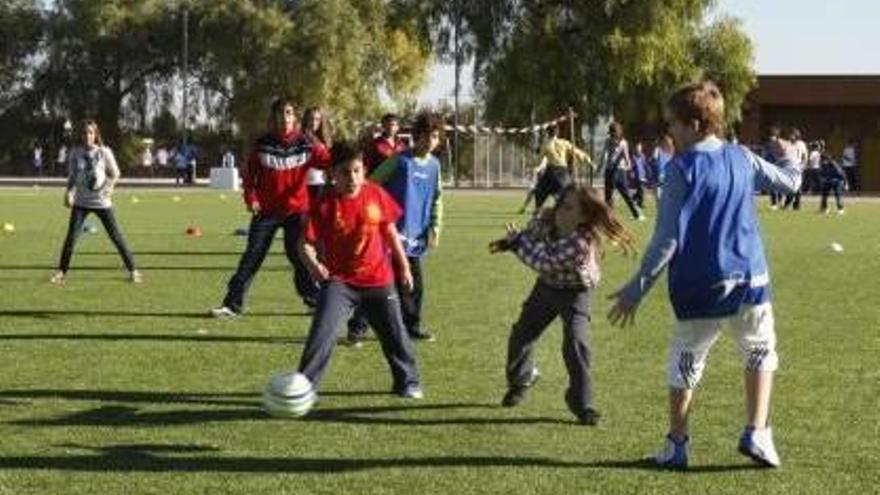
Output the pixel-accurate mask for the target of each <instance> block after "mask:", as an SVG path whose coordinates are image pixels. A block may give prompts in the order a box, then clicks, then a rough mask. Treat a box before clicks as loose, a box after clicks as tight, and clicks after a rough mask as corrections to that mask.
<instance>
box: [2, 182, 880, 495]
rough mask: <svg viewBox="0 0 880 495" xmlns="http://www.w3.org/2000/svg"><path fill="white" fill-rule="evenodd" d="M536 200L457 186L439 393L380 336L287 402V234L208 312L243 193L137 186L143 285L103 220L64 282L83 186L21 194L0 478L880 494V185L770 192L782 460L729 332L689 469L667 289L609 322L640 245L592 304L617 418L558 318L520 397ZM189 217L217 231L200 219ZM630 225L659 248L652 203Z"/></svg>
mask: <svg viewBox="0 0 880 495" xmlns="http://www.w3.org/2000/svg"><path fill="white" fill-rule="evenodd" d="M176 194H179V195H180V199H181V200H180V201H179V202H174V201H172V197H173V196H174V195H176ZM135 195H136V196H137V197H138V198H139V200H140V201H139V202H137V203H135V202H133V201H132V198H133V197H134V196H135ZM521 198H522V196H521V194H520V193H518V192H510V193H493V194H480V193H456V192H451V193H449V194H448V199H447V226H446V230H445V234H444V236H443V239H442V242H441V246H440V248H439V250H437V251H436V252H435V253H434V254H433V255H432V256H431V257H430V258H429V260H428V261H427V262H426V265H425V266H426V277H427V307H426V318H427V320H428V323H429V324H430V326H431V327H432V328H434V329H436V330H437V333H438V335H439V337H438V340H437V341H436V342H433V343H424V344H419V346H418V350H419V355H420V360H421V365H422V373H423V377H424V386H425V392H426V398H425V399H424V400H423V401H417V402H411V401H402V400H400V399H397V398H395V397H393V396H391V395H390V394H389V393H388V390H389V388H390V377H389V374H388V372H387V368H386V365H385V363H384V361H383V359H382V357H381V354H380V352H379V349H378V345H377V344H376V343H375V341H371V342H369V343H368V344H367V345H366V346H364V347H363V348H361V349H355V348H349V347H342V346H340V347H338V348H337V349H336V352H335V354H334V358H333V362H332V365H331V368H330V370H329V372H328V373H327V375H326V377H325V380H324V383H323V390H322V400H321V402H320V403H319V405H318V406H317V408H316V410H315V411H314V412H313V414H312V415H311V417H310V418H308V419H307V420H287V421H285V420H274V419H270V418H268V417H267V416H266V415H265V414H264V413H263V412H262V411H261V410H260V408H259V398H260V394H261V391H262V389H263V387H264V385H265V383H266V381H267V379H268V377H269V375H270V374H271V373H272V372H275V371H277V370H280V369H284V368H290V367H295V366H296V364H297V363H298V361H299V355H300V352H301V350H302V343H303V340H304V337H305V335H306V332H307V329H308V324H309V316H308V315H306V314H305V313H304V310H303V307H302V306H301V305H300V303H299V301H298V299H297V298H296V297H294V295H293V289H292V284H291V282H290V278H291V275H290V269H289V268H288V265H287V262H286V259H285V258H284V256H283V254H282V253H281V244H280V242H279V243H276V245H275V247H274V248H273V254H272V255H270V257H269V258H268V260H267V264H266V265H264V267H263V270H262V271H261V272H260V274H259V275H258V277H257V279H256V282H255V284H254V286H253V289H252V291H251V293H250V297H249V301H248V302H249V306H248V314H247V315H246V317H244V318H242V319H240V320H237V321H231V322H229V321H215V320H211V319H209V318H207V317H206V316H205V315H206V312H207V310H208V309H209V308H211V307H212V306H214V305H216V304H217V303H219V301H220V300H221V297H222V294H223V292H224V290H225V284H226V281H227V279H228V277H229V276H230V275H231V274H232V271H233V268H234V267H235V264H236V262H237V260H238V257H239V254H240V253H241V251H242V249H243V239H242V238H241V237H235V236H233V235H232V233H233V230H234V229H235V228H236V227H241V226H244V225H246V223H247V216H246V215H245V213H244V211H243V208H242V207H241V205H240V202H239V200H238V196H237V195H235V194H229V197H228V198H221V196H220V194H219V193H217V192H207V191H198V192H184V193H180V192H177V191H170V190H169V191H152V192H147V191H133V190H122V191H120V192H119V193H118V194H117V196H116V210H117V215H118V217H119V219H120V223H121V225H122V227H123V231H124V233H125V234H126V236H127V238H128V241H129V244H130V245H131V247H132V249H133V251H134V252H135V256H136V259H137V262H138V264H139V267H140V268H141V269H142V271H143V272H144V275H145V283H144V284H142V285H137V286H136V285H132V284H130V283H128V282H127V280H126V272H125V271H124V270H123V269H122V267H121V261H120V259H119V257H118V256H117V255H116V253H115V251H114V249H113V247H112V246H111V244H110V243H109V241H108V240H107V238H106V236H105V235H104V233H103V229H100V228H99V233H98V234H92V235H85V236H84V237H83V239H82V241H81V243H80V244H79V245H78V246H77V251H76V253H75V255H74V259H73V266H72V269H71V271H70V273H69V275H70V280H69V282H68V284H67V286H66V287H63V288H56V287H52V286H50V285H49V284H48V279H49V276H50V274H51V272H52V269H53V267H54V265H55V263H56V260H57V256H58V252H59V250H60V247H61V242H62V240H63V236H64V231H65V228H66V225H67V216H68V213H67V210H65V209H64V208H63V207H62V206H61V199H62V197H61V191H60V190H59V189H43V190H30V189H4V190H2V191H0V223H3V222H11V223H13V224H14V226H15V231H14V232H0V351H2V354H0V355H2V361H0V363H2V364H0V439H2V441H0V494H4V495H5V494H14V495H22V494H30V493H33V494H61V493H72V494H85V493H125V494H146V493H152V494H189V493H200V494H201V493H211V494H219V493H253V494H256V493H289V494H309V493H333V494H348V493H352V494H355V493H421V494H428V493H436V494H467V493H514V494H528V493H541V494H548V493H559V494H574V493H578V494H585V493H627V494H635V493H640V494H641V493H657V494H669V493H694V494H698V493H699V494H703V493H712V494H724V493H729V494H734V493H736V494H740V493H761V494H767V493H786V494H808V493H815V494H828V493H853V494H863V493H880V441H878V439H880V412H878V411H880V366H878V363H880V360H878V357H877V356H878V355H880V305H878V303H877V301H878V293H880V279H878V275H880V229H878V225H880V203H858V204H855V203H854V204H851V205H850V206H849V208H848V209H847V215H846V216H844V217H838V216H836V215H832V216H823V215H817V214H815V213H814V207H815V204H814V203H808V204H807V206H806V211H802V212H800V213H796V214H792V213H782V212H769V211H766V206H762V210H764V211H763V212H762V215H761V216H762V227H763V231H764V236H765V241H766V244H767V249H768V251H769V256H770V261H771V270H772V274H773V277H774V283H775V294H776V301H775V309H776V320H777V327H776V329H777V333H778V336H779V353H780V358H781V368H780V372H779V374H778V380H777V388H776V394H775V402H774V411H773V422H774V429H775V436H776V441H777V447H778V448H779V451H780V454H781V456H782V458H783V462H784V467H783V468H782V469H781V470H778V471H762V470H756V469H753V468H752V466H751V464H750V462H749V461H748V460H747V459H745V458H744V457H742V456H740V455H739V454H737V453H736V449H735V447H736V440H737V437H738V435H739V432H740V430H741V427H742V422H743V409H744V406H743V399H742V393H741V371H740V369H741V366H740V362H739V356H738V354H737V352H736V351H735V349H734V347H735V346H734V344H733V342H732V341H731V340H730V339H729V338H723V339H721V340H720V341H719V343H718V344H717V345H716V347H715V350H714V352H713V353H712V355H711V357H710V361H709V367H708V369H707V371H706V374H705V378H704V381H703V385H702V390H701V391H700V392H699V394H698V396H697V401H696V408H695V414H694V416H693V420H692V435H693V456H692V464H693V469H692V470H691V472H690V473H688V474H676V473H668V472H658V471H653V470H646V469H644V468H642V467H640V465H639V464H638V462H637V461H638V460H639V459H640V458H641V457H643V456H644V455H645V454H647V453H649V452H651V451H653V450H655V449H656V448H657V447H658V446H659V445H660V441H661V439H662V436H663V434H664V432H665V379H664V376H663V366H664V359H665V352H666V343H667V340H668V336H669V333H670V329H671V325H672V316H671V310H670V309H669V305H668V301H667V298H666V292H665V287H664V286H665V284H662V283H661V284H658V287H657V289H656V290H655V291H654V293H652V294H651V297H650V298H649V300H648V301H646V303H645V304H644V305H643V307H642V308H641V310H640V313H639V315H638V317H637V326H636V327H635V328H631V329H627V330H619V329H616V328H611V327H610V326H609V324H608V322H607V320H606V318H605V313H606V311H607V309H608V303H607V301H606V296H607V294H608V293H610V292H611V291H612V290H613V289H616V288H617V287H618V286H619V285H620V284H622V283H623V282H624V280H625V278H626V277H628V276H629V275H630V274H631V272H632V271H633V269H634V268H635V265H636V263H637V260H635V259H629V258H623V257H622V256H620V255H619V254H617V253H615V252H609V253H608V254H607V256H606V259H605V261H604V263H603V269H604V280H603V284H602V287H601V288H600V289H599V290H598V291H597V293H596V294H595V295H594V299H593V322H592V330H591V333H592V345H593V351H594V355H595V366H594V381H595V386H596V393H597V401H596V405H597V407H598V408H599V409H600V410H601V412H602V413H603V420H602V423H601V424H600V425H599V426H598V427H596V428H590V427H583V426H578V425H576V424H575V423H574V422H573V421H572V420H573V417H571V416H570V414H569V413H568V411H567V409H566V407H565V405H564V402H563V392H564V389H565V385H566V375H565V368H564V365H563V363H562V358H561V355H560V334H561V332H560V328H559V326H558V323H556V324H554V326H553V327H552V328H551V329H550V330H549V331H548V333H547V335H546V337H545V338H544V340H543V342H542V344H541V346H540V350H539V353H538V360H539V364H540V367H541V370H542V374H543V380H542V381H541V383H540V384H539V385H538V386H537V387H536V388H535V389H534V390H533V391H532V394H531V395H530V396H529V398H528V400H527V401H526V402H525V403H524V404H523V405H522V406H520V407H518V408H515V409H512V410H511V409H502V408H501V407H499V406H498V403H499V401H500V399H501V397H502V395H503V392H504V388H505V383H504V371H503V370H504V358H505V352H506V338H507V333H508V330H509V326H510V324H511V323H512V322H513V320H514V318H515V317H516V315H517V312H518V310H519V305H520V303H521V302H522V300H523V299H524V297H525V295H526V292H527V291H528V289H529V288H530V285H531V284H532V282H533V279H534V277H533V276H532V275H531V274H530V273H529V272H528V271H527V269H525V268H524V267H522V266H521V265H520V264H519V263H518V262H516V261H515V260H514V259H513V258H512V257H510V256H504V255H498V256H490V255H489V254H488V253H487V249H486V244H487V243H488V241H489V240H491V239H492V238H494V237H496V236H498V235H499V234H501V233H502V232H503V225H504V223H505V222H507V221H510V220H513V219H515V218H516V215H514V214H512V212H513V211H514V210H515V209H516V207H518V205H519V201H520V200H521ZM652 203H653V201H652ZM650 213H652V212H649V214H650ZM90 221H91V222H93V223H95V224H96V225H97V219H92V220H90ZM190 224H197V225H199V226H200V227H201V228H202V230H203V231H204V235H203V236H202V237H200V238H188V237H186V236H185V235H184V231H185V229H186V227H187V225H190ZM628 224H629V225H630V226H631V227H632V228H633V230H634V231H635V232H636V233H637V235H638V236H639V238H640V240H641V242H643V243H644V242H646V241H647V238H648V236H649V234H650V230H651V228H652V226H651V224H650V222H648V223H644V224H635V223H629V222H628ZM831 242H839V243H840V244H842V245H843V246H844V249H845V251H844V252H843V253H839V254H838V253H834V252H832V251H831V250H830V249H829V247H828V245H829V243H831Z"/></svg>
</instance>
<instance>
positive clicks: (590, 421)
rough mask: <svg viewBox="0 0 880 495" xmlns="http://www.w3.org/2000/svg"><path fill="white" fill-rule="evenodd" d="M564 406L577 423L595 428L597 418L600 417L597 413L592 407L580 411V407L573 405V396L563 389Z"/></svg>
mask: <svg viewBox="0 0 880 495" xmlns="http://www.w3.org/2000/svg"><path fill="white" fill-rule="evenodd" d="M565 405H567V406H568V410H569V411H571V413H572V414H574V415H575V417H576V418H577V419H578V423H580V424H582V425H587V426H596V425H597V424H599V418H600V417H601V416H602V415H601V414H599V411H597V410H595V409H593V408H592V407H587V408H586V409H582V408H581V406H580V405H578V404H575V402H574V396H573V395H572V394H571V389H570V388H567V389H565Z"/></svg>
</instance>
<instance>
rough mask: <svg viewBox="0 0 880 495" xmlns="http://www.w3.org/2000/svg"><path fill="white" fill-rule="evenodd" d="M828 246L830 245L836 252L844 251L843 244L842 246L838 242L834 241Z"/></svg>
mask: <svg viewBox="0 0 880 495" xmlns="http://www.w3.org/2000/svg"><path fill="white" fill-rule="evenodd" d="M828 247H830V248H831V250H832V251H834V252H835V253H842V252H843V246H841V245H840V244H839V243H837V242H832V243H831V244H830V245H829V246H828Z"/></svg>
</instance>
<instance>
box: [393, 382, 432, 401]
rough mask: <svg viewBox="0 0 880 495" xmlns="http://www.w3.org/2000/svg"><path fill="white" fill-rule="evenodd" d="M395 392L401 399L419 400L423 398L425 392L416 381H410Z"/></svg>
mask: <svg viewBox="0 0 880 495" xmlns="http://www.w3.org/2000/svg"><path fill="white" fill-rule="evenodd" d="M395 393H396V394H397V396H398V397H400V398H401V399H415V400H419V399H424V398H425V392H424V391H423V390H422V387H421V386H420V385H419V384H417V383H411V384H409V385H407V386H405V387H403V388H402V389H401V390H398V391H397V392H395Z"/></svg>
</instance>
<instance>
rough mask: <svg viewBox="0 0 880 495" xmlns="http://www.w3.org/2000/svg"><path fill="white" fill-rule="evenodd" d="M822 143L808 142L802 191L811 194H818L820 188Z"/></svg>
mask: <svg viewBox="0 0 880 495" xmlns="http://www.w3.org/2000/svg"><path fill="white" fill-rule="evenodd" d="M823 146H824V143H822V142H821V141H816V142H813V143H810V151H809V153H808V154H807V168H805V169H804V187H803V189H802V190H803V191H809V192H811V193H813V194H819V192H821V190H822V185H821V184H820V182H819V181H820V179H821V177H820V171H821V168H822V151H821V149H822V147H823Z"/></svg>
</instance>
